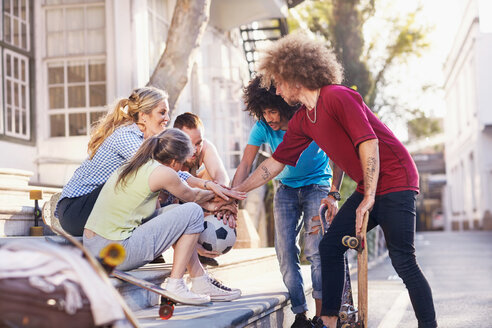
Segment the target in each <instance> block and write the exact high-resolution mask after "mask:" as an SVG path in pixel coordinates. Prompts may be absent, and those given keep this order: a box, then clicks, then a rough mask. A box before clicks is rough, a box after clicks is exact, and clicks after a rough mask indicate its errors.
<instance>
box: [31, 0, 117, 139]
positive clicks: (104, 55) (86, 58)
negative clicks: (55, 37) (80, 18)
mask: <svg viewBox="0 0 492 328" xmlns="http://www.w3.org/2000/svg"><path fill="white" fill-rule="evenodd" d="M90 7H102V9H103V17H104V19H105V21H104V27H103V28H102V30H103V33H104V37H105V40H104V51H103V52H99V53H87V51H84V53H81V54H67V53H65V54H63V55H54V56H49V55H48V50H49V49H48V35H49V32H48V29H47V25H46V23H45V24H44V26H43V34H44V35H45V37H46V40H45V42H44V48H45V49H44V54H45V57H44V58H43V65H42V70H43V75H44V76H45V84H44V87H43V90H42V91H41V92H43V93H44V95H45V96H44V97H43V98H44V99H45V108H46V112H45V113H46V114H45V115H46V123H45V124H46V125H45V127H46V137H47V138H50V139H60V138H77V137H86V136H89V135H90V127H91V114H92V113H100V114H104V113H105V112H106V106H107V103H108V84H109V75H108V74H109V67H108V56H109V54H108V37H107V34H108V23H110V22H108V19H107V10H108V6H107V4H106V2H105V1H93V2H84V1H80V2H79V3H74V4H72V3H60V4H46V3H45V4H44V5H43V6H42V10H43V13H42V14H43V16H44V17H45V21H46V17H47V15H48V14H47V13H48V10H53V9H55V10H56V9H63V10H64V11H63V19H65V17H66V14H65V13H66V11H65V10H66V9H71V8H80V9H82V10H83V12H84V20H85V19H87V10H88V9H89V8H90ZM64 24H65V23H64ZM91 30H92V29H91V28H89V27H88V26H87V21H84V29H83V30H80V31H83V33H84V42H85V43H87V42H88V40H87V34H88V32H89V31H91ZM62 33H63V41H64V42H65V41H66V38H67V36H66V35H67V28H66V26H65V25H64V26H63V29H62ZM93 60H94V61H101V62H102V64H104V66H105V68H104V74H105V79H104V81H90V76H89V65H90V62H91V61H93ZM58 62H59V63H62V66H63V76H64V77H63V82H62V83H58V84H49V68H50V67H49V65H50V64H51V63H58ZM71 62H72V63H73V62H83V65H84V67H85V68H84V69H85V79H84V81H83V82H69V81H68V67H69V66H70V63H71ZM53 85H56V86H58V87H63V93H64V100H63V101H64V106H63V108H51V107H50V93H49V92H50V91H49V90H50V87H52V86H53ZM74 85H80V86H82V85H83V86H84V88H85V91H84V92H85V94H84V99H85V106H83V107H70V105H69V103H68V102H69V99H68V89H69V87H70V86H74ZM91 85H103V86H104V88H105V98H104V101H103V104H101V105H100V106H90V100H91V97H90V86H91ZM71 114H85V115H86V117H85V129H86V132H85V134H77V135H71V134H70V115H71ZM53 115H63V116H64V117H63V122H64V135H63V136H56V135H52V129H51V118H52V116H53Z"/></svg>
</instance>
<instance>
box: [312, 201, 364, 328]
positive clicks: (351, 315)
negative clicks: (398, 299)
mask: <svg viewBox="0 0 492 328" xmlns="http://www.w3.org/2000/svg"><path fill="white" fill-rule="evenodd" d="M325 214H326V206H325V205H321V207H320V209H319V217H320V221H321V231H322V233H323V234H325V232H326V231H327V230H328V228H329V227H330V224H329V223H328V221H327V220H326V216H325ZM344 262H345V281H344V284H343V292H342V305H341V307H340V312H339V314H338V317H339V324H338V326H339V327H341V328H349V327H351V325H355V322H356V320H355V319H356V318H355V316H356V313H357V309H355V307H354V300H353V297H352V283H351V281H350V268H349V265H348V258H347V253H345V255H344Z"/></svg>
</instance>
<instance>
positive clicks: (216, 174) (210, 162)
mask: <svg viewBox="0 0 492 328" xmlns="http://www.w3.org/2000/svg"><path fill="white" fill-rule="evenodd" d="M204 148H205V149H204V150H203V152H204V154H203V164H204V165H205V169H206V170H207V172H208V174H209V175H210V177H211V178H212V180H213V181H215V182H217V183H218V184H221V185H225V186H228V185H229V181H230V180H229V175H228V174H227V171H226V169H225V167H224V163H222V160H221V159H220V157H219V153H218V152H217V148H215V146H214V145H213V144H212V143H210V142H209V141H207V140H205V141H204Z"/></svg>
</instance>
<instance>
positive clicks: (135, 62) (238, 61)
mask: <svg viewBox="0 0 492 328" xmlns="http://www.w3.org/2000/svg"><path fill="white" fill-rule="evenodd" d="M175 3H176V0H39V1H29V0H7V1H3V2H2V7H1V12H2V15H1V20H2V24H1V25H2V26H3V30H2V33H1V35H0V52H1V60H2V61H1V62H2V65H0V73H1V76H2V88H1V90H0V99H1V104H0V114H1V115H0V151H1V154H2V155H1V156H0V167H1V168H14V169H21V170H28V171H32V172H34V175H33V177H32V178H31V182H34V183H38V184H43V185H48V186H62V185H63V184H64V183H66V182H67V181H68V179H69V178H70V177H71V175H72V173H73V171H74V170H75V169H76V168H77V167H78V166H79V165H80V163H81V162H82V161H83V160H84V159H85V158H86V156H87V143H88V140H89V134H90V127H91V124H92V123H93V122H95V121H96V120H97V119H98V118H99V117H101V115H103V114H104V113H105V112H106V111H107V110H108V108H111V103H113V102H114V100H115V99H118V98H121V97H127V96H128V95H129V94H130V92H131V90H132V89H133V88H136V87H141V86H144V85H146V84H147V82H148V80H149V77H150V75H151V73H152V71H153V69H154V67H155V66H156V64H157V62H158V60H159V58H160V56H161V54H162V52H163V51H164V49H165V42H166V37H167V32H168V29H169V26H170V23H171V19H172V15H173V10H174V6H175ZM286 11H287V2H286V1H281V0H268V1H264V0H255V1H248V5H247V6H245V4H244V1H235V0H233V1H229V0H212V3H211V13H210V21H209V24H208V26H207V29H206V32H205V35H204V37H203V39H202V42H201V46H200V49H199V51H198V55H197V57H196V60H195V63H194V66H193V70H192V74H191V77H190V81H189V83H188V84H187V86H186V87H185V89H184V90H183V92H182V94H181V97H180V99H179V102H178V103H177V110H176V111H175V112H174V113H173V114H172V117H171V119H173V118H174V117H175V116H176V115H178V114H180V113H183V112H186V111H191V112H194V113H196V114H198V115H199V116H200V117H202V119H203V121H204V124H205V131H206V132H205V136H206V137H207V138H208V139H210V140H211V141H212V142H213V143H214V144H216V146H217V148H218V150H219V153H220V155H221V156H222V159H223V161H224V163H225V165H226V168H227V169H228V170H229V173H231V174H233V172H234V169H235V167H236V166H237V164H238V163H239V160H240V155H241V151H242V149H243V148H244V146H245V144H246V141H247V135H248V132H249V128H250V126H251V123H252V121H251V119H250V118H249V117H248V116H247V115H246V114H245V113H244V112H243V111H242V109H243V104H242V100H241V96H242V88H243V86H244V85H245V83H247V81H248V80H249V70H248V63H247V61H246V60H245V55H244V50H243V46H242V40H241V33H240V30H239V27H240V26H241V25H242V24H248V23H251V22H252V21H255V20H262V19H270V18H277V17H282V16H285V14H286ZM184 37H185V36H184Z"/></svg>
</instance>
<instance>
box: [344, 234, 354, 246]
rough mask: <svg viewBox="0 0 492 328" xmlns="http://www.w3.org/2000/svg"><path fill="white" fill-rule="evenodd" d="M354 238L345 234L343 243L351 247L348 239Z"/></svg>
mask: <svg viewBox="0 0 492 328" xmlns="http://www.w3.org/2000/svg"><path fill="white" fill-rule="evenodd" d="M350 238H352V237H351V236H343V238H342V245H343V246H345V247H349V245H348V240H349V239H350Z"/></svg>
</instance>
